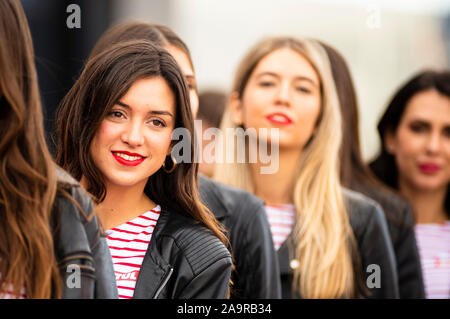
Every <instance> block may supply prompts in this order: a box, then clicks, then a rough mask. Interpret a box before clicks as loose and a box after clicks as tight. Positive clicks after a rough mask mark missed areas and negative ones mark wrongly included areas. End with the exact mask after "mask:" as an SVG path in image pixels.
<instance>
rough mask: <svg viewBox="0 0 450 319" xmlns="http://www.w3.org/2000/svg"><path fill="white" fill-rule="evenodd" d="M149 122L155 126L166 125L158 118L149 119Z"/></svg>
mask: <svg viewBox="0 0 450 319" xmlns="http://www.w3.org/2000/svg"><path fill="white" fill-rule="evenodd" d="M150 123H152V124H153V126H156V127H166V126H167V125H166V123H164V122H163V121H160V120H158V119H153V120H150Z"/></svg>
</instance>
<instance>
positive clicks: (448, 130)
mask: <svg viewBox="0 0 450 319" xmlns="http://www.w3.org/2000/svg"><path fill="white" fill-rule="evenodd" d="M444 136H445V137H448V138H450V126H447V127H445V128H444Z"/></svg>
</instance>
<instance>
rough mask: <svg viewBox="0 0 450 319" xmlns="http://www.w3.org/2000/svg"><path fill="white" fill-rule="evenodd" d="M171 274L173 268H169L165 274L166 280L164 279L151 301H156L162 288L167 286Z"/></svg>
mask: <svg viewBox="0 0 450 319" xmlns="http://www.w3.org/2000/svg"><path fill="white" fill-rule="evenodd" d="M172 273H173V268H170V270H169V273H168V274H167V276H166V278H165V279H164V281H163V283H162V284H161V286H160V287H159V288H158V290H157V291H156V294H155V296H154V297H153V299H157V298H158V296H159V294H160V293H161V291H162V290H163V289H164V287H165V286H166V285H167V282H168V281H169V279H170V276H172Z"/></svg>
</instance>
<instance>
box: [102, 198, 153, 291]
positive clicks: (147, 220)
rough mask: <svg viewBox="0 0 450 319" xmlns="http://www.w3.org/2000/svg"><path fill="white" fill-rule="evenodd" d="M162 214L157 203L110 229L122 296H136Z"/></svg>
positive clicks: (118, 285) (110, 248)
mask: <svg viewBox="0 0 450 319" xmlns="http://www.w3.org/2000/svg"><path fill="white" fill-rule="evenodd" d="M160 213H161V207H160V206H159V205H158V206H156V207H155V208H153V209H152V210H149V211H148V212H145V213H144V214H142V215H140V216H138V217H136V218H134V219H132V220H130V221H128V222H126V223H124V224H122V225H120V226H117V227H114V228H111V229H110V230H108V231H107V235H108V236H107V242H108V246H109V251H110V252H111V256H112V260H113V265H114V272H115V274H116V284H117V289H118V293H119V298H120V299H131V298H133V294H134V288H135V287H136V281H137V278H138V274H139V270H140V269H141V265H142V261H143V260H144V256H145V253H146V252H147V248H148V245H149V243H150V240H151V238H152V234H153V229H154V228H155V226H156V222H157V221H158V218H159V215H160Z"/></svg>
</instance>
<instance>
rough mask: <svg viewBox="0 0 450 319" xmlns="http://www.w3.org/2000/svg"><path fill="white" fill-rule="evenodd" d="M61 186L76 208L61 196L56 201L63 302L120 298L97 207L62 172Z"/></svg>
mask: <svg viewBox="0 0 450 319" xmlns="http://www.w3.org/2000/svg"><path fill="white" fill-rule="evenodd" d="M57 173H58V177H59V183H60V185H63V186H64V189H65V190H66V191H67V192H68V193H69V194H70V195H71V196H72V197H73V199H74V200H75V201H76V202H77V203H78V205H79V206H80V208H81V209H82V210H83V212H84V213H85V214H86V216H87V217H88V219H87V220H86V219H85V216H82V215H81V214H80V212H79V210H78V208H77V207H76V206H75V204H74V203H73V202H72V201H71V200H69V199H68V198H66V197H64V196H63V195H62V194H58V195H57V197H56V199H55V205H54V213H53V220H52V223H53V225H52V227H53V231H54V245H55V252H56V258H57V260H58V263H59V267H60V270H61V276H62V283H63V294H62V298H65V299H66V298H70V299H81V298H83V299H84V298H88V299H91V298H117V288H116V281H115V275H114V269H113V265H112V260H111V255H110V252H109V248H108V245H107V243H106V239H105V238H104V237H102V236H101V235H100V231H99V224H98V222H97V217H96V216H94V215H92V211H93V203H92V201H91V199H90V197H89V196H88V195H87V194H86V193H85V192H84V191H83V190H82V189H81V187H80V186H79V184H78V183H77V182H76V181H75V180H74V179H72V178H71V177H70V176H69V175H68V174H67V173H65V172H63V171H62V170H60V169H58V171H57Z"/></svg>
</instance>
